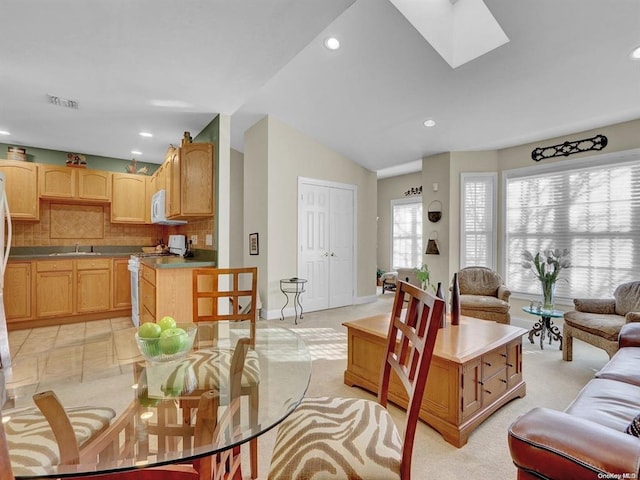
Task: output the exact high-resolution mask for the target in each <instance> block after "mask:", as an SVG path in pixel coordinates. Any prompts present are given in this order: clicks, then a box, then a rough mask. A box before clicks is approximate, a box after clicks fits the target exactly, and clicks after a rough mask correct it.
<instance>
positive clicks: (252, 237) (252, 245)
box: [249, 233, 259, 255]
mask: <svg viewBox="0 0 640 480" xmlns="http://www.w3.org/2000/svg"><path fill="white" fill-rule="evenodd" d="M258 252H259V249H258V234H257V233H250V234H249V255H258Z"/></svg>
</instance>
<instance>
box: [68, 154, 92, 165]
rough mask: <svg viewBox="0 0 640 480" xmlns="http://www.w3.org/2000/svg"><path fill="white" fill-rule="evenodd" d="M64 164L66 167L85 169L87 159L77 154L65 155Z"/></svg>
mask: <svg viewBox="0 0 640 480" xmlns="http://www.w3.org/2000/svg"><path fill="white" fill-rule="evenodd" d="M65 164H66V165H67V167H79V168H87V159H86V158H85V156H84V155H80V154H79V153H67V160H66V161H65Z"/></svg>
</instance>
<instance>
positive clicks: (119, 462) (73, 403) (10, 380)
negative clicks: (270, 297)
mask: <svg viewBox="0 0 640 480" xmlns="http://www.w3.org/2000/svg"><path fill="white" fill-rule="evenodd" d="M250 330H251V329H250V328H249V324H248V323H247V322H231V323H229V322H217V328H216V327H215V325H214V324H208V323H206V324H203V323H200V324H198V332H197V335H196V340H195V342H194V347H193V349H192V351H191V352H190V353H189V354H188V355H187V356H186V357H184V358H182V359H180V360H173V361H170V362H164V363H157V362H153V363H152V362H149V361H147V360H145V359H144V357H142V355H141V354H140V350H139V349H138V346H137V344H136V341H135V337H134V334H135V331H136V330H135V328H133V327H132V328H126V329H123V330H119V331H115V332H110V333H108V334H96V335H95V336H93V337H90V338H85V339H84V340H83V341H82V343H81V344H80V343H79V342H77V341H75V340H74V339H72V338H70V340H69V342H68V344H66V345H64V344H62V345H59V344H57V345H56V347H55V348H52V349H50V350H48V351H46V352H37V353H34V355H32V356H26V357H25V356H22V357H21V358H17V359H16V360H15V361H14V362H13V364H12V366H11V368H10V369H8V370H6V371H5V372H4V385H5V391H4V398H3V400H4V402H3V404H4V407H3V408H2V416H3V422H4V423H5V429H6V431H7V437H8V440H9V453H10V456H11V461H12V466H13V469H14V475H15V476H16V478H33V477H65V476H66V477H73V476H79V475H82V474H85V475H86V474H89V473H92V474H95V473H98V472H100V473H104V472H117V471H119V470H128V469H132V468H138V467H144V466H156V465H164V464H169V463H176V462H178V461H183V460H189V459H192V458H197V457H199V456H203V455H208V454H211V453H215V452H217V451H221V450H224V449H226V448H229V447H231V446H234V445H239V444H242V443H244V442H247V441H248V440H250V439H251V438H254V437H256V436H259V435H260V434H262V433H264V432H265V431H267V430H269V429H271V428H273V427H274V426H276V425H277V424H278V423H280V422H281V421H282V420H283V419H284V418H285V417H286V416H287V415H288V414H289V413H291V411H293V409H295V407H296V406H297V405H298V403H299V402H300V400H301V399H302V397H303V396H304V394H305V392H306V390H307V387H308V385H309V380H310V376H311V356H310V354H309V350H308V348H307V346H306V344H305V342H304V341H303V340H302V339H301V338H300V337H299V336H298V335H297V334H295V333H294V332H293V331H291V330H289V329H287V328H282V327H275V326H270V325H267V326H261V325H260V322H258V323H257V328H256V333H255V345H254V346H253V347H250V348H249V350H248V353H247V358H246V360H245V365H244V370H243V374H242V382H241V384H242V393H241V396H240V403H239V405H240V407H239V408H240V415H239V424H238V425H236V429H235V431H234V434H233V436H225V437H224V438H218V439H217V440H216V441H215V442H213V443H208V444H206V445H200V446H193V445H192V444H191V443H190V442H189V441H188V439H186V440H184V441H174V442H167V445H166V446H165V447H162V446H159V443H160V442H158V440H157V438H156V437H158V436H157V435H156V434H155V432H156V430H158V425H159V423H160V413H159V412H161V411H162V412H166V411H172V410H175V411H176V412H177V413H173V414H172V415H173V417H176V418H178V419H180V418H181V416H185V415H187V414H185V413H184V412H185V411H186V409H185V408H186V407H184V405H186V404H187V403H188V402H189V401H190V402H191V405H192V406H193V405H194V400H195V402H196V403H195V404H196V405H197V399H198V398H199V395H200V394H201V393H202V392H204V391H207V390H214V391H215V392H216V395H217V396H218V397H219V398H218V401H219V404H220V408H219V412H220V414H219V415H223V412H224V410H225V408H227V407H228V403H229V399H230V398H232V395H231V392H230V391H229V390H230V384H231V378H230V363H231V358H232V356H233V352H234V348H235V345H236V343H237V341H238V339H240V338H248V337H249V336H250ZM216 331H217V333H216ZM213 338H215V340H213ZM63 343H64V342H63ZM92 352H94V353H95V354H96V355H95V356H96V358H98V357H99V359H100V360H99V361H95V362H93V361H92V358H91V357H92ZM105 352H106V357H105V355H104V353H105ZM44 353H46V355H45V354H44ZM98 353H100V355H98ZM105 358H108V359H109V360H107V361H105V360H104V359H105ZM0 376H1V375H0ZM251 388H254V389H255V390H253V392H257V395H255V398H254V400H250V399H251V398H252V397H251V396H250V395H248V393H249V392H250V391H252V390H251ZM49 390H50V391H53V392H54V393H55V394H56V396H57V397H58V398H59V399H60V401H61V403H62V405H63V406H64V407H65V409H71V408H74V407H107V408H110V409H113V411H114V412H115V416H114V418H113V419H112V420H111V424H112V425H113V424H114V423H115V422H118V421H120V420H121V419H122V418H123V417H124V416H125V415H131V414H132V412H133V417H134V419H135V422H134V425H135V435H136V437H137V438H144V443H145V446H144V447H140V448H133V449H130V451H127V452H121V453H120V456H119V458H112V459H110V460H106V461H103V460H100V462H98V463H96V461H88V460H87V461H86V463H83V462H82V461H81V463H79V464H77V465H58V464H57V460H56V459H55V458H54V459H53V460H51V459H50V458H42V459H40V457H39V456H38V455H37V453H36V452H35V451H34V452H31V453H32V454H31V455H30V452H29V448H30V447H29V443H30V440H29V439H28V438H27V436H26V435H27V434H26V433H25V432H24V431H22V430H20V428H19V427H16V425H19V422H18V421H19V419H20V417H21V416H24V415H25V414H33V413H36V414H38V413H39V411H38V409H37V408H36V407H35V404H34V402H33V395H34V394H36V393H40V392H45V391H49ZM193 416H195V414H193ZM156 417H157V418H156ZM189 422H191V423H192V424H193V422H194V420H193V417H191V418H190V419H189V420H186V423H189ZM158 438H159V437H158ZM35 443H37V442H35ZM90 443H91V440H90V441H89V442H88V444H90ZM82 448H84V446H83V447H81V452H82ZM25 456H30V457H31V460H30V461H29V462H25V461H24V458H23V457H25ZM25 463H30V465H25Z"/></svg>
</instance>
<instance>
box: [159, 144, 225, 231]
mask: <svg viewBox="0 0 640 480" xmlns="http://www.w3.org/2000/svg"><path fill="white" fill-rule="evenodd" d="M214 165H215V160H214V150H213V144H211V143H187V144H185V145H183V146H182V147H180V148H172V149H169V152H168V155H167V159H166V160H165V172H164V174H165V185H166V189H167V192H168V194H167V198H168V205H167V217H168V218H172V219H189V218H198V217H208V216H212V215H213V213H214V200H213V199H214Z"/></svg>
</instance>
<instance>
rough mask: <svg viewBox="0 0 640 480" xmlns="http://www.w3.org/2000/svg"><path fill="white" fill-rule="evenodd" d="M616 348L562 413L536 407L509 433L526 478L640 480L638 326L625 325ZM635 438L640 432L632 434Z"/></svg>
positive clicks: (520, 473) (514, 456)
mask: <svg viewBox="0 0 640 480" xmlns="http://www.w3.org/2000/svg"><path fill="white" fill-rule="evenodd" d="M619 345H620V349H619V350H618V352H617V353H616V354H615V355H613V357H612V358H611V359H610V360H609V362H608V363H607V364H606V365H605V366H604V367H603V368H602V369H601V370H600V371H599V372H598V373H596V375H595V378H594V379H592V380H590V381H589V382H588V383H587V385H585V386H584V388H583V389H582V390H581V391H580V393H579V394H578V396H577V397H576V398H575V399H574V400H573V401H572V402H571V404H570V405H569V406H568V407H567V408H566V409H565V410H564V411H562V412H560V411H557V410H551V409H548V408H534V409H533V410H531V411H529V412H527V413H526V414H524V415H522V416H521V417H519V418H518V419H517V420H516V421H515V422H513V423H512V424H511V426H510V428H509V433H508V442H509V449H510V451H511V458H512V459H513V462H514V464H515V465H516V467H517V468H518V475H517V478H518V479H520V480H524V479H538V480H539V479H563V480H564V479H603V478H640V438H638V437H636V436H634V435H632V434H630V433H626V430H627V428H628V427H629V425H631V424H632V422H634V419H636V417H637V416H638V415H639V414H640V323H628V324H625V325H624V326H623V327H622V328H621V330H620V335H619ZM636 433H638V432H636Z"/></svg>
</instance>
